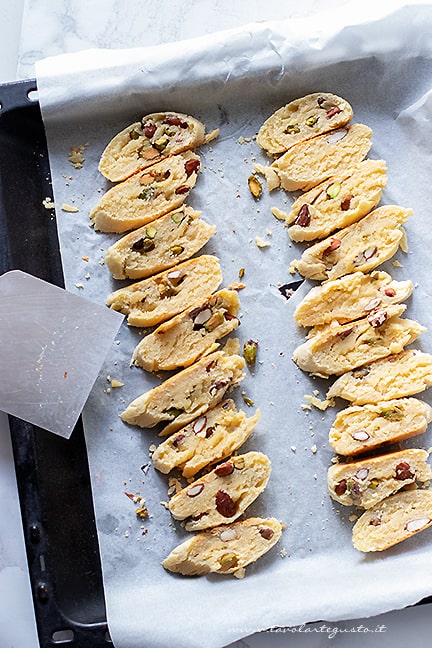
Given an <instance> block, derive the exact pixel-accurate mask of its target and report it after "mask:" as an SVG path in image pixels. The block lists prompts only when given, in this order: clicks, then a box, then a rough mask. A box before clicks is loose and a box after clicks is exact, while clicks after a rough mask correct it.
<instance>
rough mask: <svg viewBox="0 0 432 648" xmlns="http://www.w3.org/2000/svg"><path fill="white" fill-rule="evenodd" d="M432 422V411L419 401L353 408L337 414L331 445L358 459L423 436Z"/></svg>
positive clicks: (391, 402) (387, 402)
mask: <svg viewBox="0 0 432 648" xmlns="http://www.w3.org/2000/svg"><path fill="white" fill-rule="evenodd" d="M431 421H432V408H431V407H430V405H428V404H427V403H424V402H423V401H421V400H418V399H417V398H395V399H393V400H388V401H382V402H381V403H377V404H372V403H369V404H367V405H353V406H352V407H347V408H346V409H343V410H341V411H340V412H339V413H338V414H337V416H336V419H335V421H334V423H333V426H332V428H331V430H330V432H329V442H330V445H331V446H332V448H333V450H334V451H335V452H337V453H338V454H340V455H344V456H355V455H358V454H361V453H364V452H368V451H370V450H373V449H375V448H378V447H381V446H382V445H383V444H389V443H399V442H400V441H403V440H404V439H408V438H410V437H413V436H417V435H418V434H422V433H423V432H425V431H426V428H427V426H428V424H429V423H430V422H431Z"/></svg>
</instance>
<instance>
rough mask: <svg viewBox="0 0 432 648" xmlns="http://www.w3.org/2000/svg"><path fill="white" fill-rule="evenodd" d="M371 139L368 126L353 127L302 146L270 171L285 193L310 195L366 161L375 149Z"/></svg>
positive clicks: (273, 165)
mask: <svg viewBox="0 0 432 648" xmlns="http://www.w3.org/2000/svg"><path fill="white" fill-rule="evenodd" d="M371 137H372V130H371V129H370V128H369V127H368V126H365V125H364V124H352V125H351V126H346V127H345V128H342V129H340V130H337V131H332V132H331V133H327V134H325V135H319V136H318V137H314V138H313V139H310V140H308V141H306V142H299V143H298V144H296V145H295V146H293V147H292V148H291V149H290V150H289V151H287V152H286V153H284V154H283V155H282V156H281V157H280V158H278V159H277V160H276V161H275V162H273V164H272V165H271V168H272V169H273V170H274V171H275V172H276V174H277V176H278V177H279V181H280V185H281V187H282V188H283V189H285V190H286V191H297V190H298V189H302V190H303V191H308V190H309V189H312V187H316V185H318V184H320V183H321V182H324V181H325V180H328V179H329V178H331V177H332V176H334V175H335V174H337V173H339V172H340V171H341V169H345V168H347V167H349V166H354V165H356V164H358V163H359V162H361V161H362V160H364V158H365V157H366V155H367V154H368V152H369V149H370V148H371V146H372V141H371Z"/></svg>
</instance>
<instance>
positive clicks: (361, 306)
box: [294, 270, 414, 326]
mask: <svg viewBox="0 0 432 648" xmlns="http://www.w3.org/2000/svg"><path fill="white" fill-rule="evenodd" d="M413 288H414V286H413V283H412V281H410V280H406V281H395V280H394V279H392V277H391V276H390V275H389V274H387V273H386V272H380V271H378V270H375V271H373V272H372V273H370V274H364V273H363V272H353V273H351V274H347V275H345V276H343V277H340V278H339V279H333V280H331V279H330V280H328V281H325V282H324V283H322V284H321V285H319V286H314V287H313V288H311V289H310V291H309V292H308V293H307V295H305V297H304V298H303V299H302V301H301V302H300V303H299V304H298V305H297V307H296V309H295V312H294V320H295V322H296V324H297V325H298V326H322V325H325V324H330V323H331V322H333V321H335V322H339V324H344V323H346V322H352V321H353V320H356V319H360V318H362V317H366V316H367V315H368V314H369V313H371V312H372V311H373V310H376V309H377V308H386V307H387V306H389V305H390V304H398V303H400V302H403V301H405V300H406V299H408V297H409V296H410V295H411V293H412V291H413Z"/></svg>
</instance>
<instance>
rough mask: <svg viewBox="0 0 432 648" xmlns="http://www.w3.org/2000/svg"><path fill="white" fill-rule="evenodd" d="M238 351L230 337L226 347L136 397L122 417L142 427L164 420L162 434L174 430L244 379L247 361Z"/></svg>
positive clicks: (207, 408) (213, 403)
mask: <svg viewBox="0 0 432 648" xmlns="http://www.w3.org/2000/svg"><path fill="white" fill-rule="evenodd" d="M235 351H238V340H229V341H228V343H227V344H226V345H225V347H224V350H222V351H215V353H211V354H210V355H208V356H205V357H204V358H201V359H200V360H198V361H197V362H195V363H194V364H193V365H192V366H191V367H188V368H187V369H183V370H182V371H179V372H178V373H177V374H175V375H174V376H171V378H168V379H167V380H165V381H164V382H163V383H161V384H160V385H158V386H157V387H153V389H150V390H149V391H147V392H145V393H144V394H142V395H141V396H138V398H135V400H133V401H132V403H130V405H128V407H127V408H126V409H125V411H124V412H122V414H121V419H122V420H123V421H124V422H125V423H129V424H131V425H138V426H139V427H143V428H152V427H154V426H155V425H158V424H159V423H164V424H166V425H165V427H164V428H163V430H162V432H161V434H162V435H166V434H171V432H175V431H176V430H178V429H179V428H181V427H183V426H185V425H186V424H187V423H189V422H190V421H193V420H194V419H196V418H197V417H199V416H201V415H202V414H205V413H206V412H207V410H209V409H210V408H211V407H214V406H215V405H217V404H218V403H220V402H221V400H223V398H224V396H225V394H226V393H227V392H228V390H230V389H232V388H233V387H235V386H236V385H237V384H238V383H239V382H240V381H241V380H243V378H244V374H243V369H244V366H245V361H244V359H243V358H242V357H241V356H239V355H237V353H236V352H235Z"/></svg>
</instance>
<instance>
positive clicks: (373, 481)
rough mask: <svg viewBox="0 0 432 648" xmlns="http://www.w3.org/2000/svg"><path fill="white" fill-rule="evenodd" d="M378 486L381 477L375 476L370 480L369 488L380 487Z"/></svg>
mask: <svg viewBox="0 0 432 648" xmlns="http://www.w3.org/2000/svg"><path fill="white" fill-rule="evenodd" d="M378 486H379V479H377V478H376V477H374V478H373V479H371V480H370V482H369V488H378Z"/></svg>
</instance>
